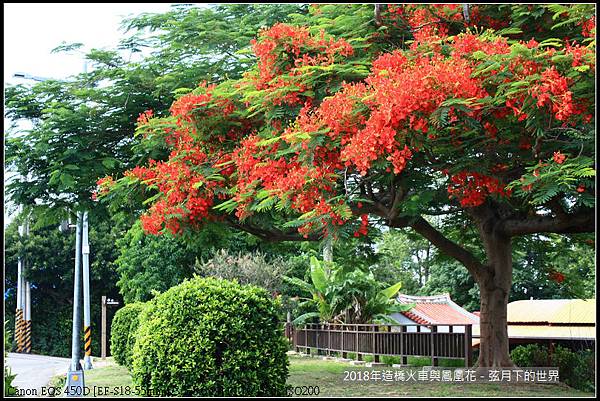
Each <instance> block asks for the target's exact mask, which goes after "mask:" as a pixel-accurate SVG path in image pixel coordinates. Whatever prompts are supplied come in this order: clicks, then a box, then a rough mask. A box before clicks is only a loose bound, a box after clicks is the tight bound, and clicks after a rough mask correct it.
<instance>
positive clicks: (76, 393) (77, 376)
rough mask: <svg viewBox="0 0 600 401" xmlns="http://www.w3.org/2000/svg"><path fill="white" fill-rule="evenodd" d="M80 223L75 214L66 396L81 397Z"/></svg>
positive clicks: (79, 213)
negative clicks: (69, 351) (73, 269)
mask: <svg viewBox="0 0 600 401" xmlns="http://www.w3.org/2000/svg"><path fill="white" fill-rule="evenodd" d="M81 223H82V214H81V212H77V229H76V230H75V274H74V276H73V339H72V348H71V365H70V367H69V372H68V373H67V389H68V393H67V396H69V397H82V396H83V388H84V379H83V369H81V364H80V363H79V346H80V345H79V334H80V330H81V310H80V304H81V295H80V294H81V275H80V272H79V270H80V269H79V266H80V265H81Z"/></svg>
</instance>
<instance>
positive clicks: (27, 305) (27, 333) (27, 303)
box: [23, 280, 31, 354]
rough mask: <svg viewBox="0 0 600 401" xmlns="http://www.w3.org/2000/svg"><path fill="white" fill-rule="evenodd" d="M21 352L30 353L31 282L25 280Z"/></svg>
mask: <svg viewBox="0 0 600 401" xmlns="http://www.w3.org/2000/svg"><path fill="white" fill-rule="evenodd" d="M23 352H25V353H26V354H29V353H31V283H30V282H29V280H27V281H25V338H24V341H23Z"/></svg>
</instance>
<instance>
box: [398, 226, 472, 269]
mask: <svg viewBox="0 0 600 401" xmlns="http://www.w3.org/2000/svg"><path fill="white" fill-rule="evenodd" d="M409 225H410V227H412V228H413V230H415V231H416V232H417V233H419V234H421V235H422V236H423V237H425V238H426V239H427V240H429V242H431V243H432V244H433V245H435V246H436V247H437V248H438V249H439V250H440V251H442V252H443V253H445V254H446V255H448V256H450V257H452V258H454V259H456V260H458V261H459V262H460V263H462V264H463V265H464V266H465V267H466V268H467V270H468V271H469V273H471V275H473V277H475V278H477V277H479V275H480V274H481V272H482V271H483V269H484V265H483V264H482V263H481V262H480V261H479V260H478V259H477V258H476V257H475V256H474V255H473V254H472V253H471V252H469V251H467V250H466V249H465V248H463V247H461V246H460V245H458V244H456V243H454V242H452V241H450V240H449V239H448V238H446V237H445V236H444V235H443V234H442V233H440V232H439V231H438V230H436V229H435V228H434V227H433V226H432V225H431V224H429V223H428V222H427V220H425V219H424V218H422V217H418V218H417V219H416V220H413V221H411V222H410V224H409Z"/></svg>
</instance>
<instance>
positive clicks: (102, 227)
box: [4, 218, 122, 357]
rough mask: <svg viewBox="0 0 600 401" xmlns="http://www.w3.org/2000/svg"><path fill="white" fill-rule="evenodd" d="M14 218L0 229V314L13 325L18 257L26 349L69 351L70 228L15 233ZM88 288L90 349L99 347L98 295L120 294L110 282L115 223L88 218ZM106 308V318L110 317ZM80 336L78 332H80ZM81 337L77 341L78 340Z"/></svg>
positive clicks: (72, 249)
mask: <svg viewBox="0 0 600 401" xmlns="http://www.w3.org/2000/svg"><path fill="white" fill-rule="evenodd" d="M19 220H20V219H19V218H17V219H16V220H14V221H13V222H11V224H10V225H9V226H8V227H7V228H6V230H5V263H6V264H5V279H4V280H5V281H4V282H5V288H6V293H5V305H6V311H7V312H8V313H7V316H6V319H7V320H8V321H10V322H11V324H14V313H10V312H11V311H14V310H15V306H16V296H15V295H16V280H17V277H16V276H17V274H16V272H17V260H18V257H19V256H21V257H24V258H26V259H27V261H28V266H30V268H29V269H28V270H27V272H26V278H27V280H29V281H30V282H31V305H32V311H31V320H32V322H33V323H32V326H31V330H32V332H31V337H32V351H33V352H34V353H41V354H44V355H54V356H63V357H68V356H70V355H71V329H72V317H73V307H72V304H73V266H74V264H75V261H74V257H75V233H74V232H69V233H66V234H63V233H61V232H60V231H59V230H58V227H57V226H56V225H50V226H46V227H40V228H32V229H30V232H29V236H28V237H27V238H26V239H25V240H24V239H23V238H20V237H19V234H18V230H17V227H18V225H19V224H20V221H19ZM90 223H91V224H90V231H89V237H90V244H91V246H90V290H91V294H90V296H91V301H90V306H91V316H92V350H95V351H94V352H97V351H98V350H100V327H101V326H100V325H101V321H100V318H101V313H100V312H101V311H100V310H101V297H102V296H103V295H106V296H108V297H110V298H114V299H120V298H121V297H120V295H119V291H118V288H117V286H116V282H117V275H116V272H115V268H114V260H115V259H116V257H117V254H116V250H115V247H114V242H115V240H116V239H117V238H118V237H119V236H120V235H122V233H121V232H120V231H119V228H118V227H111V226H110V224H108V223H106V222H99V221H96V220H94V219H90ZM111 313H112V312H111V311H110V309H109V319H110V318H111ZM81 334H82V337H83V333H81ZM83 343H84V342H83V341H82V342H81V344H83Z"/></svg>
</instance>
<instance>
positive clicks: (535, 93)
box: [529, 66, 575, 121]
mask: <svg viewBox="0 0 600 401" xmlns="http://www.w3.org/2000/svg"><path fill="white" fill-rule="evenodd" d="M529 93H530V95H531V97H533V98H534V99H537V106H538V107H543V106H546V105H551V106H552V111H553V112H554V115H555V117H556V119H557V120H560V121H565V120H567V119H568V118H569V117H570V116H571V115H572V114H574V112H575V110H574V108H573V93H572V92H571V91H570V90H569V86H568V83H567V78H566V77H563V76H562V75H560V73H559V72H558V71H557V70H556V68H555V67H554V66H552V67H550V68H547V69H545V70H544V71H542V74H541V79H540V84H538V85H535V86H533V87H532V88H531V89H530V92H529ZM551 95H552V96H551Z"/></svg>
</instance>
